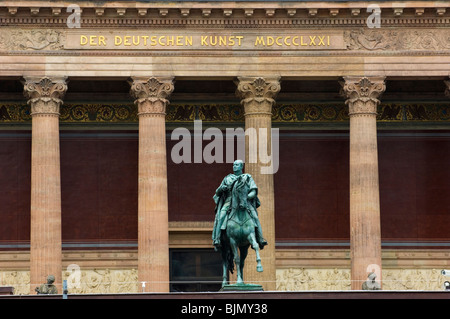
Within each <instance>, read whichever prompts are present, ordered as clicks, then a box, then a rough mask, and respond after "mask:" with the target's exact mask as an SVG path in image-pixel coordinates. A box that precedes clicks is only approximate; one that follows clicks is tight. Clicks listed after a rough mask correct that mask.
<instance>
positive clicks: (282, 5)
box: [0, 1, 450, 28]
mask: <svg viewBox="0 0 450 319" xmlns="http://www.w3.org/2000/svg"><path fill="white" fill-rule="evenodd" d="M72 4H73V3H71V2H66V1H54V2H50V1H20V2H17V1H16V2H14V1H4V2H2V3H0V25H2V26H7V25H9V26H12V25H33V26H36V25H40V26H42V25H46V26H49V25H53V26H63V25H66V22H67V18H68V17H69V16H70V15H71V14H72V13H73V11H69V12H67V7H68V6H69V5H72ZM75 4H77V5H78V6H79V7H80V10H81V11H80V12H81V20H80V24H81V26H82V27H86V28H89V27H133V26H134V27H143V26H152V27H158V26H159V27H183V28H189V27H208V28H210V27H222V28H223V27H226V28H239V27H242V28H264V27H270V28H278V27H286V26H289V27H295V26H301V27H317V26H334V25H339V26H360V25H365V24H366V20H367V17H368V16H369V15H370V14H371V11H369V12H368V8H367V7H368V5H369V4H371V3H370V2H368V1H358V2H327V1H324V2H316V1H314V2H282V1H280V2H187V1H183V2H151V3H148V2H132V1H129V2H128V1H127V2H119V1H118V2H109V1H108V2H101V3H100V2H87V1H82V2H76V3H75ZM377 5H378V6H379V8H380V10H381V15H380V17H381V23H382V25H383V26H400V25H407V26H411V25H422V26H423V25H425V26H442V25H450V2H444V1H442V2H436V1H403V2H401V1H400V2H398V1H395V2H394V1H392V2H390V1H387V2H381V3H377Z"/></svg>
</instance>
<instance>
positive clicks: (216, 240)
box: [212, 160, 267, 287]
mask: <svg viewBox="0 0 450 319" xmlns="http://www.w3.org/2000/svg"><path fill="white" fill-rule="evenodd" d="M243 168H244V163H243V161H241V160H237V161H235V162H234V163H233V173H232V174H229V175H227V176H226V177H225V178H224V179H223V181H222V183H221V184H220V186H219V187H218V188H217V190H216V193H215V195H214V197H213V199H214V202H215V203H216V209H215V215H216V216H215V220H214V229H213V233H212V240H213V245H214V248H215V250H216V251H220V252H221V253H222V259H223V282H222V287H223V286H225V285H226V284H228V278H229V276H228V272H233V270H234V263H236V268H237V284H239V285H242V284H244V281H243V276H242V274H243V268H244V260H245V258H246V256H247V253H248V248H249V247H250V246H252V248H253V249H254V250H255V252H256V261H257V271H258V272H261V271H263V267H262V265H261V258H260V256H259V249H263V248H264V246H265V245H267V241H266V240H265V239H264V237H263V235H262V229H261V224H260V222H259V218H258V212H257V210H256V209H257V208H258V207H259V206H260V202H259V199H258V196H257V195H258V187H257V186H256V184H255V181H254V180H253V178H252V176H251V175H250V174H245V173H243Z"/></svg>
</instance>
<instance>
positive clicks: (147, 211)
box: [130, 78, 174, 292]
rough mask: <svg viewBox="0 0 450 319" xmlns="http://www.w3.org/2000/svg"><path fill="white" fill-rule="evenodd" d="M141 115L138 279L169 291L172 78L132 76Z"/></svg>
mask: <svg viewBox="0 0 450 319" xmlns="http://www.w3.org/2000/svg"><path fill="white" fill-rule="evenodd" d="M130 84H131V91H130V93H131V95H132V97H133V98H135V104H136V105H137V107H138V116H139V185H138V189H139V195H138V196H139V198H138V280H139V282H146V292H169V290H170V289H169V269H170V267H169V213H168V199H167V159H166V124H165V116H166V106H167V104H168V103H169V101H168V100H167V98H168V97H169V95H170V94H171V93H172V91H173V89H174V86H173V82H172V79H163V78H150V79H148V78H147V79H142V78H133V79H132V81H131V82H130Z"/></svg>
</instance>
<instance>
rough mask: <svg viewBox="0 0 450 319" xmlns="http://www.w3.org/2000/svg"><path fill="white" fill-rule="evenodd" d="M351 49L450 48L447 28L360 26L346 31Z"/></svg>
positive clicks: (345, 39) (430, 49)
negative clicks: (378, 27)
mask: <svg viewBox="0 0 450 319" xmlns="http://www.w3.org/2000/svg"><path fill="white" fill-rule="evenodd" d="M344 41H345V44H346V46H347V48H348V49H349V50H358V51H366V50H369V51H378V50H379V51H403V50H408V51H442V50H450V36H449V31H448V30H447V29H436V28H434V29H428V28H427V29H399V28H395V29H394V28H380V29H369V28H360V29H357V30H349V31H345V32H344Z"/></svg>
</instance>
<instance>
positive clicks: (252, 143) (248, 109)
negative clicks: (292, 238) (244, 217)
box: [236, 77, 280, 290]
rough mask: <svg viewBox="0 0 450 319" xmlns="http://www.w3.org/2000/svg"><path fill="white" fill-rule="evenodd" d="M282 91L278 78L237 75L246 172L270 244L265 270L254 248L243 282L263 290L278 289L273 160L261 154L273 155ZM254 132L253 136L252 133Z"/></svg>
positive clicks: (264, 257) (265, 252) (265, 254)
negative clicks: (278, 97) (274, 126)
mask: <svg viewBox="0 0 450 319" xmlns="http://www.w3.org/2000/svg"><path fill="white" fill-rule="evenodd" d="M279 91H280V82H279V78H278V77H277V78H259V77H255V78H242V77H240V78H238V83H237V91H236V93H237V95H238V96H239V97H240V98H241V104H242V105H243V107H244V114H245V130H246V133H249V132H250V136H249V135H247V134H246V143H245V144H246V146H245V147H246V158H245V167H244V171H245V173H249V174H251V175H252V176H253V179H254V180H255V183H256V186H257V187H258V197H259V199H260V201H261V206H260V207H259V208H258V217H259V220H260V222H261V226H262V230H263V236H264V238H265V239H266V240H267V242H268V245H267V246H266V247H265V248H264V249H263V250H261V251H260V255H261V262H262V266H263V268H264V271H263V272H262V273H259V272H257V271H256V258H255V254H254V253H253V250H251V249H250V252H249V254H248V256H247V259H246V260H245V268H244V281H245V282H246V283H255V282H260V283H261V284H262V286H263V287H264V290H275V289H276V267H275V199H274V184H273V174H272V173H271V172H270V169H268V168H269V166H270V164H271V163H268V164H267V163H264V162H263V161H261V159H262V158H261V157H260V154H261V153H260V149H261V151H262V154H267V155H269V156H270V155H271V154H272V139H271V129H272V106H273V104H274V103H275V100H274V98H275V97H276V95H277V94H278V92H279ZM252 133H254V135H252Z"/></svg>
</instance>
